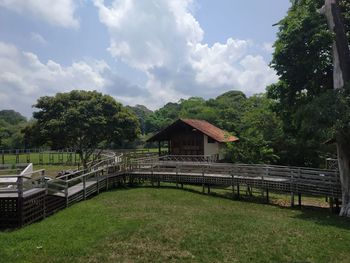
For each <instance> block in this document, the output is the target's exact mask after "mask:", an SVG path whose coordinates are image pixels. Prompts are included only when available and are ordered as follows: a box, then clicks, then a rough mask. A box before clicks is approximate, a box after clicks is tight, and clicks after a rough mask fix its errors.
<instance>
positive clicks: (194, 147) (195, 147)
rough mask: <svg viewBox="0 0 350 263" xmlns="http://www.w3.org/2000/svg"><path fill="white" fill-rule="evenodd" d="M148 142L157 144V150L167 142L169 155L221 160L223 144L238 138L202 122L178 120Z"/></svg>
mask: <svg viewBox="0 0 350 263" xmlns="http://www.w3.org/2000/svg"><path fill="white" fill-rule="evenodd" d="M148 141H149V142H158V145H159V149H160V146H161V143H162V142H167V145H168V152H169V154H171V155H217V156H218V158H219V159H222V158H223V155H222V148H223V147H225V143H226V142H235V141H238V138H237V137H235V136H232V135H230V134H229V133H227V132H225V131H223V130H221V129H219V128H218V127H216V126H214V125H212V124H210V123H209V122H207V121H204V120H193V119H179V120H177V121H175V122H174V123H172V124H171V125H169V126H168V127H166V128H165V129H163V130H161V131H160V132H158V133H157V134H155V135H154V136H152V137H151V138H150V139H148ZM159 151H160V150H159Z"/></svg>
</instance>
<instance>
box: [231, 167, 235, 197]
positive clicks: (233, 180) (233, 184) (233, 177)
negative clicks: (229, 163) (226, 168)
mask: <svg viewBox="0 0 350 263" xmlns="http://www.w3.org/2000/svg"><path fill="white" fill-rule="evenodd" d="M231 177H232V179H231V187H232V199H234V198H235V175H234V172H233V171H232V174H231Z"/></svg>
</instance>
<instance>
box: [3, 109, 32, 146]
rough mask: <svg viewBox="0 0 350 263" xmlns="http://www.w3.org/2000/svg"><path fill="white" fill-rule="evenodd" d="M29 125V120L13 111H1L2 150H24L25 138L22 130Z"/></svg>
mask: <svg viewBox="0 0 350 263" xmlns="http://www.w3.org/2000/svg"><path fill="white" fill-rule="evenodd" d="M26 123H27V119H26V118H25V117H24V116H22V115H21V114H20V113H18V112H15V111H13V110H2V111H0V148H1V149H14V148H23V146H24V138H23V134H22V133H21V129H23V128H24V126H25V125H26Z"/></svg>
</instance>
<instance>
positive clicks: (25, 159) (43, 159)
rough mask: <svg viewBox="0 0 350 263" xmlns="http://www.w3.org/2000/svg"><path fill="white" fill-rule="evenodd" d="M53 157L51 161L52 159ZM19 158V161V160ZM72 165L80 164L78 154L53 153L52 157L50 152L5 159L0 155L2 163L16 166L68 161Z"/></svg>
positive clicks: (6, 156)
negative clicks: (18, 164) (17, 164)
mask: <svg viewBox="0 0 350 263" xmlns="http://www.w3.org/2000/svg"><path fill="white" fill-rule="evenodd" d="M50 156H51V159H50ZM17 158H18V159H17ZM68 160H69V161H70V162H72V163H74V162H75V161H76V162H79V160H80V159H79V155H78V154H74V153H72V154H70V153H60V154H59V153H53V154H51V155H50V153H48V152H43V153H42V154H39V153H30V154H24V153H21V154H18V155H16V154H4V157H3V156H2V155H0V163H3V161H4V164H15V163H29V162H31V163H34V164H39V163H41V164H49V163H53V164H57V163H62V162H63V163H66V162H67V161H68Z"/></svg>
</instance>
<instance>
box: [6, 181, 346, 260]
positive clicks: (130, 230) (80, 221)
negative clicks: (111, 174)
mask: <svg viewBox="0 0 350 263" xmlns="http://www.w3.org/2000/svg"><path fill="white" fill-rule="evenodd" d="M193 190H196V189H192V190H191V191H185V190H177V189H173V188H149V187H145V188H135V189H116V190H114V191H111V192H106V193H103V194H101V195H99V196H96V197H94V198H92V199H91V200H88V201H85V202H81V203H78V204H76V205H73V206H72V207H70V208H68V209H65V210H63V211H61V212H59V213H57V214H55V215H53V216H51V217H49V218H47V219H45V220H43V221H41V222H38V223H35V224H33V225H30V226H27V227H24V228H22V229H19V230H16V231H12V232H0V261H1V262H105V263H108V262H327V263H328V262H349V258H350V250H349V244H350V220H349V219H345V218H340V217H338V216H335V215H331V214H330V213H328V211H327V210H326V211H325V210H315V209H302V210H298V209H295V210H294V209H290V208H282V207H280V206H274V205H264V204H258V203H250V202H245V201H232V200H229V199H224V198H218V197H214V196H207V195H201V194H198V193H195V192H193Z"/></svg>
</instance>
